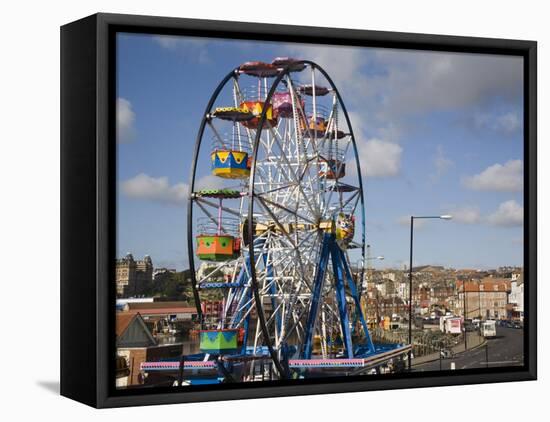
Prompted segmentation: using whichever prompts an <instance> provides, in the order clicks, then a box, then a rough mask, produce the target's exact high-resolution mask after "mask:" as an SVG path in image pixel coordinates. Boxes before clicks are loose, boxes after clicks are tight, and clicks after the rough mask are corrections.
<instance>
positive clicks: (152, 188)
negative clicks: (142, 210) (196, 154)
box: [120, 173, 189, 205]
mask: <svg viewBox="0 0 550 422" xmlns="http://www.w3.org/2000/svg"><path fill="white" fill-rule="evenodd" d="M120 187H121V190H122V193H123V194H124V195H126V196H127V197H128V198H133V199H142V200H148V201H154V202H160V203H164V204H171V205H182V204H185V202H186V201H187V194H188V192H189V187H188V185H187V184H186V183H177V184H175V185H170V183H169V182H168V178H167V177H156V178H155V177H151V176H149V175H147V174H145V173H140V174H138V175H137V176H134V177H132V178H131V179H128V180H125V181H124V182H122V183H121V186H120Z"/></svg>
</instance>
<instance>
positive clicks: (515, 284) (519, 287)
mask: <svg viewBox="0 0 550 422" xmlns="http://www.w3.org/2000/svg"><path fill="white" fill-rule="evenodd" d="M513 280H514V281H512V283H511V289H510V297H509V298H508V302H509V303H510V304H511V305H512V309H511V313H512V315H511V317H512V318H514V319H519V320H520V321H523V309H524V307H523V287H524V283H523V275H521V276H519V277H516V278H515V279H513Z"/></svg>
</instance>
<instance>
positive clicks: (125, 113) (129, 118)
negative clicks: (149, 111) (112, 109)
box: [116, 97, 136, 143]
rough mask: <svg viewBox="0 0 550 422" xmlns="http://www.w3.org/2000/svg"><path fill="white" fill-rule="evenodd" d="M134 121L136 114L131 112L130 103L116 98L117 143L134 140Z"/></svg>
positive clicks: (124, 99)
mask: <svg viewBox="0 0 550 422" xmlns="http://www.w3.org/2000/svg"><path fill="white" fill-rule="evenodd" d="M135 120H136V114H135V113H134V110H132V103H130V101H128V100H127V99H126V98H122V97H118V98H117V100H116V129H117V141H118V142H119V143H125V142H131V141H132V140H133V139H134V136H135V133H136V130H135V127H134V123H135Z"/></svg>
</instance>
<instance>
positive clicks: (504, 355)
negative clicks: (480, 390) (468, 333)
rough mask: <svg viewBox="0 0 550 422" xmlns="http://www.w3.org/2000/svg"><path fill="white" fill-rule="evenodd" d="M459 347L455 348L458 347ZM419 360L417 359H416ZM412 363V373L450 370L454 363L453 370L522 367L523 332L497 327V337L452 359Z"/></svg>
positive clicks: (463, 351)
mask: <svg viewBox="0 0 550 422" xmlns="http://www.w3.org/2000/svg"><path fill="white" fill-rule="evenodd" d="M469 340H470V337H468V341H469ZM459 346H460V345H458V346H456V347H459ZM418 360H419V359H418ZM418 360H414V361H413V368H412V369H413V371H415V372H417V371H438V370H449V369H451V363H454V366H455V369H472V368H490V367H503V366H518V365H523V330H522V329H514V328H506V327H497V336H496V337H495V338H491V339H487V341H486V342H483V343H480V344H478V345H477V346H473V345H472V347H470V344H468V350H466V351H465V350H464V343H462V351H461V352H459V353H457V354H455V356H453V357H452V358H448V359H441V360H440V359H439V356H437V358H436V359H435V360H431V361H424V362H418Z"/></svg>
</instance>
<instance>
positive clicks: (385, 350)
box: [141, 345, 411, 372]
mask: <svg viewBox="0 0 550 422" xmlns="http://www.w3.org/2000/svg"><path fill="white" fill-rule="evenodd" d="M379 347H380V348H379V349H378V350H377V351H376V352H374V353H373V354H371V355H370V356H367V357H356V358H349V359H348V358H326V359H323V358H312V359H289V361H288V367H289V368H290V369H297V370H300V369H338V368H350V369H359V370H366V369H368V368H372V367H376V366H378V365H382V364H384V363H386V362H388V361H390V360H392V359H394V358H397V357H400V356H403V355H405V354H407V353H408V352H409V351H410V350H411V346H410V345H381V346H379ZM251 358H252V360H253V358H256V359H258V360H261V359H267V356H263V355H259V356H255V357H250V356H244V355H243V356H242V359H243V361H244V360H251ZM222 360H227V361H233V362H235V361H236V360H238V359H237V357H231V356H227V358H226V359H222ZM180 365H181V363H180V361H161V362H143V363H142V364H141V370H142V371H143V372H177V371H179V370H180ZM217 365H218V364H217V362H216V361H213V360H207V361H184V362H183V369H184V370H191V371H193V372H202V371H212V370H216V368H217Z"/></svg>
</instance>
